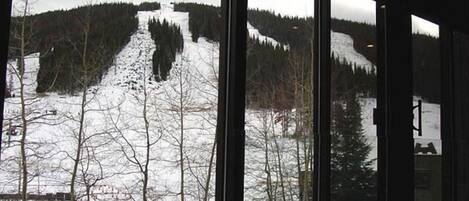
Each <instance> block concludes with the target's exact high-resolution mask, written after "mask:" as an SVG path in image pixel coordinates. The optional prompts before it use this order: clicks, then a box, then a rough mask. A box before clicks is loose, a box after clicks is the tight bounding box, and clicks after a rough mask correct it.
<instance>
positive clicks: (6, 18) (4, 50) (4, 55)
mask: <svg viewBox="0 0 469 201" xmlns="http://www.w3.org/2000/svg"><path fill="white" fill-rule="evenodd" d="M0 13H1V15H0V24H2V26H4V29H3V31H1V32H0V68H1V69H0V100H1V101H0V123H1V122H3V109H4V108H3V102H4V98H3V97H5V87H6V72H7V60H8V43H9V37H10V16H11V0H3V1H1V3H0ZM0 132H1V133H0V149H1V148H2V144H3V142H2V136H3V135H2V134H3V123H1V125H0ZM0 158H1V152H0ZM0 165H1V164H0Z"/></svg>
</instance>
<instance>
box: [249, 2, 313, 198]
mask: <svg viewBox="0 0 469 201" xmlns="http://www.w3.org/2000/svg"><path fill="white" fill-rule="evenodd" d="M313 3H314V2H313V1H310V2H305V1H300V0H294V1H290V2H288V3H286V1H277V0H276V1H269V2H268V3H266V2H263V1H258V0H249V4H248V5H249V11H248V31H249V40H248V44H247V72H246V78H247V81H246V82H247V83H246V84H247V88H246V100H247V102H246V157H245V183H244V190H245V199H246V200H310V199H311V198H312V164H313V155H312V154H313V152H312V149H313V141H312V140H313V138H312V137H313V136H312V102H311V98H312V86H311V82H312V64H311V63H312V60H311V57H312V51H311V48H312V41H313V19H312V14H313V11H314V6H313ZM286 5H289V6H286ZM290 5H291V6H290ZM293 8H294V9H293Z"/></svg>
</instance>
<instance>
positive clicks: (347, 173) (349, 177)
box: [331, 94, 376, 201]
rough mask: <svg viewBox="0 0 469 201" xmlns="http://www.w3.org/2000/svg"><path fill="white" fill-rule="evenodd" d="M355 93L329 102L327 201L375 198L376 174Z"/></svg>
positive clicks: (356, 200) (370, 200) (357, 200)
mask: <svg viewBox="0 0 469 201" xmlns="http://www.w3.org/2000/svg"><path fill="white" fill-rule="evenodd" d="M361 122H362V118H361V109H360V104H359V102H358V99H357V97H356V95H355V94H353V95H350V96H347V97H346V98H345V100H339V101H335V102H334V103H333V119H332V138H331V200H333V201H368V200H369V201H372V200H375V199H376V179H375V174H376V172H375V171H374V170H373V169H372V167H371V165H372V163H373V160H369V159H368V155H369V153H370V151H371V146H370V144H369V143H368V142H367V139H366V137H365V136H364V134H363V128H362V124H361Z"/></svg>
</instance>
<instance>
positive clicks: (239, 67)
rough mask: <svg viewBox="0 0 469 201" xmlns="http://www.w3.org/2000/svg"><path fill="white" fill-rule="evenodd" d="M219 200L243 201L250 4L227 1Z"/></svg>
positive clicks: (219, 127)
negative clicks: (248, 5)
mask: <svg viewBox="0 0 469 201" xmlns="http://www.w3.org/2000/svg"><path fill="white" fill-rule="evenodd" d="M222 22H223V23H225V24H224V25H223V27H224V30H223V31H222V33H221V34H222V37H221V39H222V40H221V54H220V77H219V78H220V80H219V82H220V84H219V107H218V125H217V146H218V148H217V175H216V177H217V178H216V183H217V184H216V200H220V201H221V200H243V196H244V195H243V189H244V137H245V133H244V119H245V117H244V113H245V112H244V110H245V85H246V83H245V82H246V76H245V75H246V37H247V34H246V33H247V0H223V1H222Z"/></svg>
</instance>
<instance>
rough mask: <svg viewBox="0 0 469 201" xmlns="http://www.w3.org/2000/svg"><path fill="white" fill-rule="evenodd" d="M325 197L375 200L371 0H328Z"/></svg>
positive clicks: (339, 200)
mask: <svg viewBox="0 0 469 201" xmlns="http://www.w3.org/2000/svg"><path fill="white" fill-rule="evenodd" d="M331 15H332V21H331V200H332V201H348V200H370V201H371V200H373V201H375V200H377V178H376V176H377V157H378V156H377V148H378V147H377V142H378V141H377V137H376V127H375V125H373V108H376V28H375V24H376V23H375V19H376V17H375V2H374V1H371V0H354V1H349V0H333V1H332V10H331Z"/></svg>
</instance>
